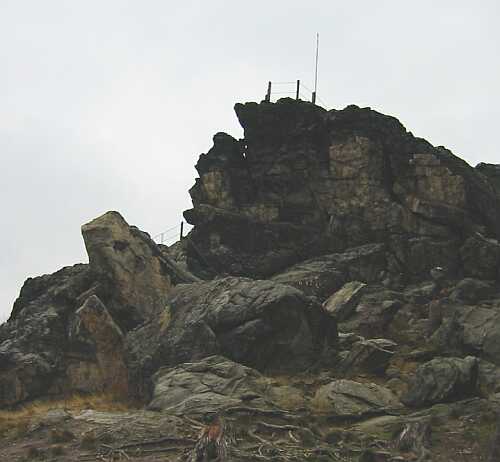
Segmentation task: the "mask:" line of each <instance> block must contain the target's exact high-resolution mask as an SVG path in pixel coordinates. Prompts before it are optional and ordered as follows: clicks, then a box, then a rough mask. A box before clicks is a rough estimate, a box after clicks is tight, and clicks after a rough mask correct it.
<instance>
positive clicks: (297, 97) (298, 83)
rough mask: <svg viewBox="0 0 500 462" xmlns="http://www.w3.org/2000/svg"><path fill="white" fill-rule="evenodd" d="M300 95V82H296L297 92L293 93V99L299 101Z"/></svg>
mask: <svg viewBox="0 0 500 462" xmlns="http://www.w3.org/2000/svg"><path fill="white" fill-rule="evenodd" d="M299 95H300V80H297V92H296V93H295V99H299Z"/></svg>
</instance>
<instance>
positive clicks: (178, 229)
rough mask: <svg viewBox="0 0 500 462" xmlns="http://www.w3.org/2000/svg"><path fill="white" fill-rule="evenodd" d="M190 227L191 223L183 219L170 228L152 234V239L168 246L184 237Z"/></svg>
mask: <svg viewBox="0 0 500 462" xmlns="http://www.w3.org/2000/svg"><path fill="white" fill-rule="evenodd" d="M191 229H192V225H190V224H189V223H186V222H185V221H181V222H180V223H179V224H178V225H176V226H172V227H171V228H168V229H166V230H165V231H162V232H161V233H158V234H156V235H155V236H153V241H155V242H156V243H157V244H163V245H167V246H170V245H172V244H174V243H176V242H177V241H178V240H180V239H182V238H183V237H185V236H186V235H187V233H189V231H191Z"/></svg>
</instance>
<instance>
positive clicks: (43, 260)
mask: <svg viewBox="0 0 500 462" xmlns="http://www.w3.org/2000/svg"><path fill="white" fill-rule="evenodd" d="M499 5H500V3H498V2H497V1H488V0H481V1H480V2H473V1H470V0H469V1H461V0H453V1H451V0H450V1H448V0H440V1H436V0H432V1H431V0H421V1H419V2H415V1H409V0H391V1H383V0H379V1H377V2H374V1H372V0H365V1H359V0H358V1H356V0H354V1H353V0H350V1H345V0H343V1H338V0H328V1H326V0H325V1H311V0H309V1H307V0H302V1H293V0H284V1H281V0H280V1H269V0H267V1H260V0H253V1H251V2H249V1H239V0H231V1H229V0H226V1H221V0H209V1H207V0H204V1H202V0H199V1H187V0H183V1H170V0H163V1H154V0H134V1H127V0H44V1H40V0H0V62H1V66H2V67H1V70H2V71H1V72H0V101H1V103H0V158H1V165H2V181H1V183H0V184H1V191H0V206H1V211H2V213H1V215H0V248H1V249H2V251H1V252H0V321H3V320H5V319H6V318H7V317H8V315H9V313H10V310H11V307H12V302H13V301H14V299H15V297H16V296H17V294H18V292H19V289H20V287H21V285H22V283H23V281H24V279H25V278H27V277H28V276H36V275H40V274H43V273H49V272H53V271H55V270H57V269H59V268H60V267H62V266H65V265H69V264H74V263H77V262H80V261H86V254H85V251H84V246H83V242H82V239H81V236H80V230H79V228H80V225H81V224H82V223H84V222H86V221H88V220H90V219H92V218H94V217H96V216H98V215H99V214H101V213H103V212H105V211H107V210H112V209H114V210H118V211H120V212H121V213H122V214H123V215H124V217H125V218H126V219H127V221H128V222H129V223H131V224H136V225H138V226H139V227H140V228H142V229H144V230H146V231H148V232H150V233H151V234H156V233H157V232H160V231H163V230H164V229H166V228H168V227H170V226H172V225H175V224H177V223H178V222H179V221H180V218H181V212H182V210H184V209H186V208H189V207H190V199H189V195H188V189H189V188H190V187H191V185H192V184H193V182H194V178H195V170H194V168H193V166H194V164H195V163H196V160H197V158H198V155H199V154H200V153H201V152H206V150H207V149H209V148H210V146H211V137H212V135H213V134H215V133H216V132H217V131H227V132H229V133H231V134H232V135H234V136H236V137H238V136H241V129H240V128H239V126H238V123H237V119H236V117H235V116H234V114H233V109H232V108H233V105H234V103H235V102H244V101H252V100H253V101H260V100H261V99H262V97H263V95H264V93H265V89H266V88H265V87H266V82H267V81H268V80H276V81H278V80H287V81H288V80H295V79H297V78H300V79H302V80H303V81H304V82H305V83H306V85H308V86H309V87H310V86H312V83H313V68H314V66H313V64H314V42H315V33H316V32H319V33H320V34H321V51H320V79H319V93H318V94H319V97H320V98H321V100H322V101H324V102H325V103H326V107H328V108H342V107H344V106H346V105H347V104H352V103H354V104H358V105H360V106H370V107H372V108H374V109H376V110H379V111H381V112H384V113H387V114H391V115H394V116H396V117H398V118H399V119H400V120H401V122H402V123H403V124H404V125H405V126H406V127H407V128H408V129H409V130H410V131H412V132H413V133H414V134H415V135H417V136H422V137H424V138H427V139H428V140H429V141H431V142H432V143H433V144H436V145H445V146H447V147H449V148H451V149H452V150H453V151H454V152H455V154H457V155H460V156H461V157H463V158H465V159H466V160H467V161H468V162H469V163H470V164H472V165H475V164H476V163H478V162H480V161H484V162H492V163H495V162H500V160H499V159H498V154H497V152H496V150H497V146H496V145H497V140H496V136H495V135H494V134H495V133H496V132H497V124H498V120H499V108H500V88H499V86H498V82H499V81H500V78H499V77H500V75H499V74H500V63H499V59H498V56H499V51H500V50H499V44H500V28H499V27H498V18H499V13H500V6H499Z"/></svg>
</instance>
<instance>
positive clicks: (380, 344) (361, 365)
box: [340, 338, 397, 374]
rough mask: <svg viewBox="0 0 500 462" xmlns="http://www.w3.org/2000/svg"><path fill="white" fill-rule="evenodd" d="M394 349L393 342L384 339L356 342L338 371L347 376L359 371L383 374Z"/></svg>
mask: <svg viewBox="0 0 500 462" xmlns="http://www.w3.org/2000/svg"><path fill="white" fill-rule="evenodd" d="M396 347H397V344H396V343H395V342H393V341H391V340H387V339H384V338H377V339H369V340H362V341H360V342H356V343H355V344H354V345H353V346H352V348H351V350H350V351H349V354H348V355H347V357H346V358H345V359H344V360H343V361H342V362H341V363H340V369H341V370H342V371H344V372H346V373H349V374H352V373H355V372H359V371H363V372H372V373H383V372H384V370H385V368H386V367H387V365H388V363H389V361H390V360H391V358H392V356H393V355H394V350H395V349H396Z"/></svg>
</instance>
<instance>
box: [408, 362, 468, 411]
mask: <svg viewBox="0 0 500 462" xmlns="http://www.w3.org/2000/svg"><path fill="white" fill-rule="evenodd" d="M477 378H478V360H477V359H476V358H474V357H472V356H468V357H467V358H464V359H461V358H435V359H433V360H431V361H429V362H427V363H425V364H423V365H422V366H420V367H419V368H418V369H417V371H416V374H415V378H414V380H413V383H412V384H411V386H410V389H409V390H408V392H407V393H406V394H405V395H404V396H403V398H402V401H403V403H405V404H406V405H407V406H412V407H421V406H425V405H430V404H436V403H441V402H447V401H455V400H459V399H464V398H467V397H469V396H473V395H474V394H475V393H476V388H477Z"/></svg>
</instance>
